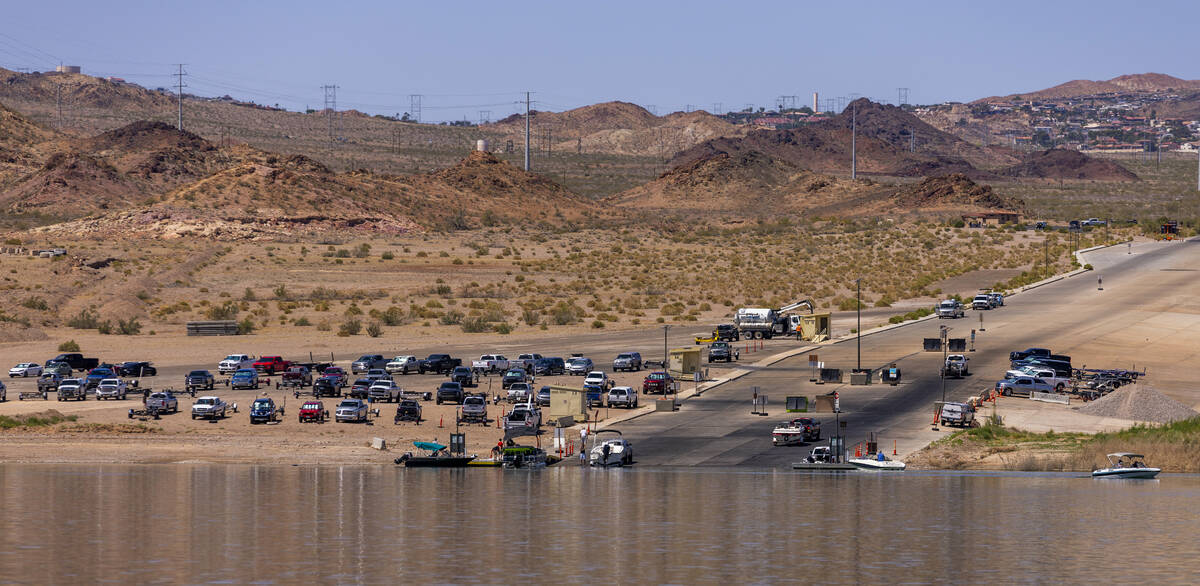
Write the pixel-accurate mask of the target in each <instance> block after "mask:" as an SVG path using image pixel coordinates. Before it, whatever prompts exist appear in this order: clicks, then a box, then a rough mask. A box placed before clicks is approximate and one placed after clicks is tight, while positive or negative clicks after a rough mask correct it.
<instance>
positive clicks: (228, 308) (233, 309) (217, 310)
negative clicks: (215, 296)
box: [204, 301, 239, 320]
mask: <svg viewBox="0 0 1200 586" xmlns="http://www.w3.org/2000/svg"><path fill="white" fill-rule="evenodd" d="M238 311H239V310H238V306H237V304H236V303H234V302H232V301H226V302H225V303H222V304H221V305H213V306H212V307H209V308H208V309H206V310H205V311H204V316H205V317H207V318H208V319H211V320H229V319H233V318H235V317H237V314H238Z"/></svg>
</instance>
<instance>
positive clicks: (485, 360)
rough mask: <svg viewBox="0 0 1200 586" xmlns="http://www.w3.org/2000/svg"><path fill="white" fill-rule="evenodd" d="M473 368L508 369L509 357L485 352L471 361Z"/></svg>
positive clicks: (500, 370) (489, 370) (484, 370)
mask: <svg viewBox="0 0 1200 586" xmlns="http://www.w3.org/2000/svg"><path fill="white" fill-rule="evenodd" d="M471 368H473V369H475V370H477V371H482V372H504V371H506V370H508V359H507V358H505V357H504V355H503V354H484V355H483V356H480V357H479V360H473V361H471Z"/></svg>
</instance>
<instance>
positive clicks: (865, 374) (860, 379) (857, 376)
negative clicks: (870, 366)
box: [850, 370, 871, 385]
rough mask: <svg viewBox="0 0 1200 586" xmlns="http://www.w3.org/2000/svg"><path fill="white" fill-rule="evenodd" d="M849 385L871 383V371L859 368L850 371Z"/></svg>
mask: <svg viewBox="0 0 1200 586" xmlns="http://www.w3.org/2000/svg"><path fill="white" fill-rule="evenodd" d="M850 384H851V385H869V384H871V371H869V370H860V371H857V372H852V373H850Z"/></svg>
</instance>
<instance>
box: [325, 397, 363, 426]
mask: <svg viewBox="0 0 1200 586" xmlns="http://www.w3.org/2000/svg"><path fill="white" fill-rule="evenodd" d="M333 420H334V421H335V422H337V423H345V422H351V421H356V422H364V421H366V420H367V404H366V403H364V402H363V401H362V400H361V399H343V400H342V402H341V403H338V406H337V410H336V411H335V412H334V415H333Z"/></svg>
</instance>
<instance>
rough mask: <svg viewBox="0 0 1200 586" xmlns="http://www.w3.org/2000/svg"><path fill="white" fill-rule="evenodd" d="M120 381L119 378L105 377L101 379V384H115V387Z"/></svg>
mask: <svg viewBox="0 0 1200 586" xmlns="http://www.w3.org/2000/svg"><path fill="white" fill-rule="evenodd" d="M120 383H121V381H119V380H117V379H115V378H106V379H104V380H102V381H100V384H101V385H102V386H113V387H115V386H117V385H118V384H120Z"/></svg>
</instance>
